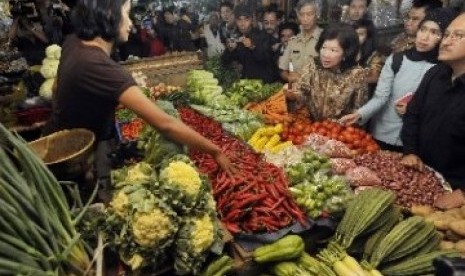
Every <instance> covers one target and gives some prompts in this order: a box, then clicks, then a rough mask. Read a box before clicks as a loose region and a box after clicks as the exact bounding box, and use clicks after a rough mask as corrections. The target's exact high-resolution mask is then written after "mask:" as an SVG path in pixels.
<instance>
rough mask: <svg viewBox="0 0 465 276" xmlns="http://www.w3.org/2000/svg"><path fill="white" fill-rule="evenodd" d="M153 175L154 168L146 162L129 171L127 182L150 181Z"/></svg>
mask: <svg viewBox="0 0 465 276" xmlns="http://www.w3.org/2000/svg"><path fill="white" fill-rule="evenodd" d="M152 173H153V169H152V167H150V165H149V164H147V163H145V162H139V163H137V164H136V165H134V166H132V167H130V168H129V169H128V172H127V176H126V179H125V181H127V182H138V181H141V182H143V181H149V180H150V176H151V174H152Z"/></svg>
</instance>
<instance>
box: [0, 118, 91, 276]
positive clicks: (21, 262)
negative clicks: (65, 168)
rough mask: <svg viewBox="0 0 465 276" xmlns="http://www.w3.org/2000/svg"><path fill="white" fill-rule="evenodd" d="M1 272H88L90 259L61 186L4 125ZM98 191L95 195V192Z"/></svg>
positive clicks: (0, 139) (0, 140)
mask: <svg viewBox="0 0 465 276" xmlns="http://www.w3.org/2000/svg"><path fill="white" fill-rule="evenodd" d="M0 160H1V161H0V163H1V164H0V204H1V206H2V212H1V214H0V247H1V250H0V274H2V275H35V276H41V275H84V274H85V273H86V270H87V269H89V266H90V260H89V256H88V253H87V252H86V250H85V247H84V243H83V241H82V240H81V239H80V235H79V233H78V232H77V231H76V228H75V225H76V224H77V223H78V221H79V219H80V218H81V217H82V215H83V214H84V213H85V211H86V209H87V207H88V206H85V207H84V208H83V209H82V211H81V212H80V213H79V215H78V216H77V217H76V218H75V219H73V217H72V215H71V210H70V206H69V205H68V203H67V199H66V197H65V195H64V193H63V190H62V188H61V186H60V184H59V183H58V181H57V180H56V178H55V177H54V176H53V174H52V173H51V172H50V171H49V170H48V168H47V167H46V166H45V165H44V163H43V162H42V161H41V160H40V159H39V157H38V156H37V155H36V154H35V153H34V152H33V151H32V150H31V149H30V148H29V147H28V146H27V145H26V144H25V143H24V142H23V141H22V140H21V139H20V138H18V137H16V136H14V135H13V134H12V133H10V132H9V131H8V130H7V129H6V128H5V127H4V126H3V125H2V124H0ZM94 195H95V193H94Z"/></svg>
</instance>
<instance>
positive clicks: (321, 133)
mask: <svg viewBox="0 0 465 276" xmlns="http://www.w3.org/2000/svg"><path fill="white" fill-rule="evenodd" d="M318 134H320V135H323V136H326V135H328V131H327V130H326V129H324V128H320V131H318Z"/></svg>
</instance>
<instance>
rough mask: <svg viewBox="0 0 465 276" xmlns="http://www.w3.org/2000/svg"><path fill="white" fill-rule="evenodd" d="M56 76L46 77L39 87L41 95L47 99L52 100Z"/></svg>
mask: <svg viewBox="0 0 465 276" xmlns="http://www.w3.org/2000/svg"><path fill="white" fill-rule="evenodd" d="M54 81H55V78H53V79H46V80H45V81H44V82H43V83H42V85H41V86H40V88H39V95H40V96H41V97H43V98H45V99H48V100H50V99H51V98H52V93H53V91H52V88H53V83H54Z"/></svg>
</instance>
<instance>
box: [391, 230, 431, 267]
mask: <svg viewBox="0 0 465 276" xmlns="http://www.w3.org/2000/svg"><path fill="white" fill-rule="evenodd" d="M435 235H436V230H435V228H434V225H433V224H432V223H427V222H425V223H424V225H423V227H422V228H421V229H420V230H419V231H418V232H416V233H415V234H414V235H413V237H412V238H410V239H408V240H406V241H405V242H404V243H403V244H402V246H400V247H398V248H397V249H396V250H395V251H393V252H392V253H391V254H390V255H388V256H386V257H385V258H384V260H383V263H384V262H390V261H394V260H398V259H400V258H403V257H406V256H409V255H410V254H412V253H415V252H416V251H418V250H419V249H420V248H421V247H422V246H423V245H424V244H425V243H427V242H428V240H429V239H430V238H432V237H433V236H435Z"/></svg>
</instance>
